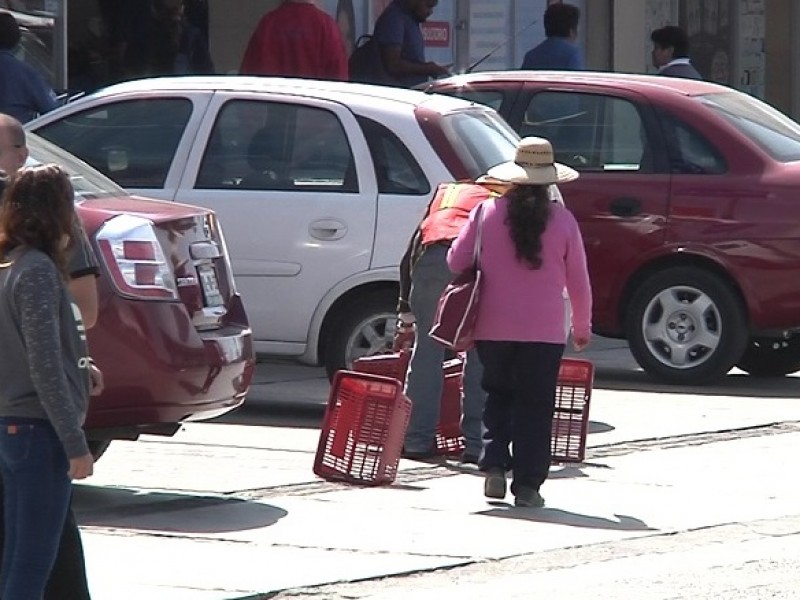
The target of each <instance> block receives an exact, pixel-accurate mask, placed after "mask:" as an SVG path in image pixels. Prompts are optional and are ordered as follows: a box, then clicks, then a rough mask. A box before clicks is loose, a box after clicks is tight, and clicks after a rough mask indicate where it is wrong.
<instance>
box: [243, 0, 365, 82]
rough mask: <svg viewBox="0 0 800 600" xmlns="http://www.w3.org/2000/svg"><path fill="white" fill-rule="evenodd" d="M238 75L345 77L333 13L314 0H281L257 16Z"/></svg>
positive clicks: (343, 79) (342, 46) (345, 69)
mask: <svg viewBox="0 0 800 600" xmlns="http://www.w3.org/2000/svg"><path fill="white" fill-rule="evenodd" d="M239 73H240V74H242V75H272V76H277V77H304V78H308V79H339V80H342V81H347V79H348V78H349V72H348V68H347V54H346V52H345V46H344V41H343V40H342V35H341V33H340V32H339V27H338V25H337V24H336V21H335V20H334V19H333V17H331V16H329V15H328V14H327V13H325V12H323V11H322V10H320V9H319V8H317V6H316V5H315V4H314V0H284V1H283V4H281V5H280V6H279V7H278V8H276V9H275V10H273V11H270V12H268V13H267V14H266V15H264V16H263V17H262V18H261V21H260V22H259V23H258V26H257V27H256V29H255V31H254V32H253V35H252V36H251V37H250V41H249V43H248V44H247V50H246V51H245V54H244V58H243V59H242V65H241V67H240V68H239Z"/></svg>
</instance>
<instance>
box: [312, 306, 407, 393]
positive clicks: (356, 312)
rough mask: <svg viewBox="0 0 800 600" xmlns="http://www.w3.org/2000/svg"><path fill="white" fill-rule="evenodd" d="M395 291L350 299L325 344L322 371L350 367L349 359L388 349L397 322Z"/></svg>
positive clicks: (390, 345) (328, 371) (331, 375)
mask: <svg viewBox="0 0 800 600" xmlns="http://www.w3.org/2000/svg"><path fill="white" fill-rule="evenodd" d="M396 306H397V294H396V293H394V292H390V291H381V292H371V293H369V294H366V295H364V296H363V297H362V298H360V299H358V300H356V301H354V302H353V303H352V305H351V306H349V307H348V308H347V309H346V310H345V311H344V312H343V313H339V318H338V319H337V321H338V323H337V324H336V326H335V328H334V329H333V331H332V334H331V336H330V338H329V339H328V342H327V344H326V347H325V370H326V371H327V373H328V377H329V378H330V379H333V376H334V375H335V374H336V371H338V370H340V369H345V368H350V367H351V366H352V364H353V360H355V359H357V358H359V357H361V356H370V355H372V354H378V353H380V352H385V351H387V350H390V349H391V347H392V341H393V339H394V330H395V324H396V321H397V310H396Z"/></svg>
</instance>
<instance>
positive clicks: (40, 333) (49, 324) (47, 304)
mask: <svg viewBox="0 0 800 600" xmlns="http://www.w3.org/2000/svg"><path fill="white" fill-rule="evenodd" d="M61 285H62V284H61V282H60V280H59V277H58V273H57V272H56V270H55V268H54V267H53V266H52V265H48V264H37V265H33V266H32V267H30V268H29V269H28V270H26V271H25V272H24V273H21V274H20V276H19V279H18V280H17V283H16V285H15V287H14V301H15V303H16V304H17V306H18V307H19V315H20V331H21V333H22V337H23V339H24V340H25V347H26V348H27V354H28V364H29V365H30V377H31V381H32V382H33V385H34V388H35V389H36V394H37V396H38V397H39V401H40V402H41V404H42V407H43V408H44V410H45V412H46V413H47V417H48V419H49V420H50V423H51V424H52V426H53V428H54V429H55V431H56V434H57V435H58V438H59V439H60V440H61V443H62V444H63V446H64V450H65V452H66V454H67V457H68V458H70V459H73V458H79V457H82V456H85V455H87V454H89V447H88V446H87V444H86V436H85V435H84V433H83V429H82V427H81V425H82V422H81V421H82V419H81V417H80V415H79V414H77V413H76V411H75V407H74V406H73V405H72V403H71V402H70V401H69V396H70V393H71V390H70V386H69V384H68V382H67V377H66V374H65V371H64V356H63V352H62V346H61V332H60V327H59V326H60V323H59V314H60V308H61V307H60V302H61V298H62V296H61V287H60V286H61Z"/></svg>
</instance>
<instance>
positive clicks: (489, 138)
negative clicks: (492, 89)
mask: <svg viewBox="0 0 800 600" xmlns="http://www.w3.org/2000/svg"><path fill="white" fill-rule="evenodd" d="M442 130H443V131H444V133H445V135H446V136H447V138H448V141H449V142H450V145H451V146H452V148H453V150H454V151H455V152H456V154H458V157H459V158H460V159H461V162H462V163H463V164H464V166H465V167H466V168H467V171H468V172H469V176H470V177H472V178H477V177H480V176H481V175H483V174H484V173H486V171H488V170H489V169H490V168H491V167H493V166H495V165H497V164H500V163H502V162H506V161H509V160H514V153H515V151H516V148H517V142H518V141H519V136H518V135H517V134H516V133H515V132H514V130H513V129H511V127H509V126H508V124H507V123H506V122H505V121H504V120H503V119H502V117H500V115H498V114H497V113H496V112H495V111H493V110H492V111H490V110H480V111H478V110H474V111H462V112H456V113H451V114H448V115H445V116H444V118H443V119H442Z"/></svg>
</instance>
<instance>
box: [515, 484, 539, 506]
mask: <svg viewBox="0 0 800 600" xmlns="http://www.w3.org/2000/svg"><path fill="white" fill-rule="evenodd" d="M514 506H520V507H533V508H541V507H543V506H544V498H542V495H541V494H540V493H539V490H535V489H533V488H532V487H526V486H524V485H521V486H519V488H518V489H517V490H516V492H515V493H514Z"/></svg>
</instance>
